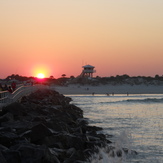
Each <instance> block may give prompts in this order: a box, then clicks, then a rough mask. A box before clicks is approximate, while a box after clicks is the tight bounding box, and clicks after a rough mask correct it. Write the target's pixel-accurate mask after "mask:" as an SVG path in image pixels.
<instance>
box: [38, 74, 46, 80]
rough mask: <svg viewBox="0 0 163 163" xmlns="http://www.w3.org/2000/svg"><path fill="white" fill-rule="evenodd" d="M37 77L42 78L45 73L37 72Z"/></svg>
mask: <svg viewBox="0 0 163 163" xmlns="http://www.w3.org/2000/svg"><path fill="white" fill-rule="evenodd" d="M37 77H38V78H39V79H43V78H45V75H44V74H43V73H38V74H37Z"/></svg>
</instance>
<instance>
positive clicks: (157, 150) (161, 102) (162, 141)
mask: <svg viewBox="0 0 163 163" xmlns="http://www.w3.org/2000/svg"><path fill="white" fill-rule="evenodd" d="M66 96H68V97H71V98H72V99H73V101H72V103H73V104H75V105H76V106H78V107H80V108H81V109H82V110H83V111H84V117H85V118H87V119H88V121H89V125H93V126H99V127H102V128H103V131H102V132H103V133H105V134H106V135H107V136H108V139H109V140H111V141H112V142H113V146H115V147H116V148H117V149H119V148H128V149H129V151H130V150H134V151H136V152H138V155H133V154H128V155H125V154H123V155H122V157H121V158H119V157H114V158H113V157H110V156H109V154H108V153H107V152H106V151H105V149H101V150H100V153H99V154H97V155H96V156H92V158H91V159H90V162H91V163H119V162H120V163H130V162H131V163H150V162H151V163H163V94H152V95H151V94H130V95H129V96H127V95H123V94H117V95H116V94H115V95H111V96H107V95H100V94H95V95H94V96H93V95H66ZM109 135H113V136H112V137H111V136H109ZM129 153H130V152H129Z"/></svg>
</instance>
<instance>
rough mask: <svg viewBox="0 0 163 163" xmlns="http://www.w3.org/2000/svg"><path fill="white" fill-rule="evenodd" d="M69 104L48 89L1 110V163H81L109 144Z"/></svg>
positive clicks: (79, 112)
mask: <svg viewBox="0 0 163 163" xmlns="http://www.w3.org/2000/svg"><path fill="white" fill-rule="evenodd" d="M70 101H71V99H70V98H68V97H65V96H63V95H61V94H59V93H58V92H56V91H52V90H47V89H45V90H39V91H37V92H35V93H32V94H31V95H29V96H24V97H23V98H22V99H21V101H20V102H16V103H12V104H10V105H8V106H6V107H4V108H2V111H1V112H0V162H1V163H77V162H78V163H79V162H80V163H81V162H86V161H88V158H89V157H90V156H91V155H92V154H93V153H95V152H97V150H98V148H97V147H104V146H105V145H106V144H108V143H110V141H109V140H107V139H106V137H105V135H104V134H97V131H98V130H101V128H99V127H95V126H89V125H88V123H87V121H86V120H85V119H84V118H83V111H82V110H81V109H80V108H78V107H77V106H75V105H72V104H70Z"/></svg>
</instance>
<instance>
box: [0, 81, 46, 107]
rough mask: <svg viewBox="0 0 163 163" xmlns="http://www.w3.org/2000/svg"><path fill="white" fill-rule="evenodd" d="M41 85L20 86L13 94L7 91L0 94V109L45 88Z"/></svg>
mask: <svg viewBox="0 0 163 163" xmlns="http://www.w3.org/2000/svg"><path fill="white" fill-rule="evenodd" d="M45 87H46V86H43V85H39V84H38V85H33V86H20V87H19V88H18V89H16V90H15V91H14V92H13V93H10V92H8V91H1V92H0V108H1V107H3V106H6V105H9V104H11V103H13V102H15V101H18V100H19V99H21V98H22V97H23V96H25V95H29V94H31V93H32V92H35V91H36V90H38V89H41V88H45Z"/></svg>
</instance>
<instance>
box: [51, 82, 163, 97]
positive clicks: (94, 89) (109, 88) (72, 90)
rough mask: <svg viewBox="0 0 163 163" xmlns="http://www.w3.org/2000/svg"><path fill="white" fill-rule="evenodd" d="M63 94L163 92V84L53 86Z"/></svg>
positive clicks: (52, 87)
mask: <svg viewBox="0 0 163 163" xmlns="http://www.w3.org/2000/svg"><path fill="white" fill-rule="evenodd" d="M51 89H55V90H56V91H58V92H59V93H61V94H65V95H66V94H92V93H95V94H109V95H112V93H114V94H127V93H128V94H163V85H148V86H147V85H144V84H142V85H133V86H131V85H109V84H108V85H99V86H90V85H84V86H81V85H78V84H72V85H68V86H51Z"/></svg>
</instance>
